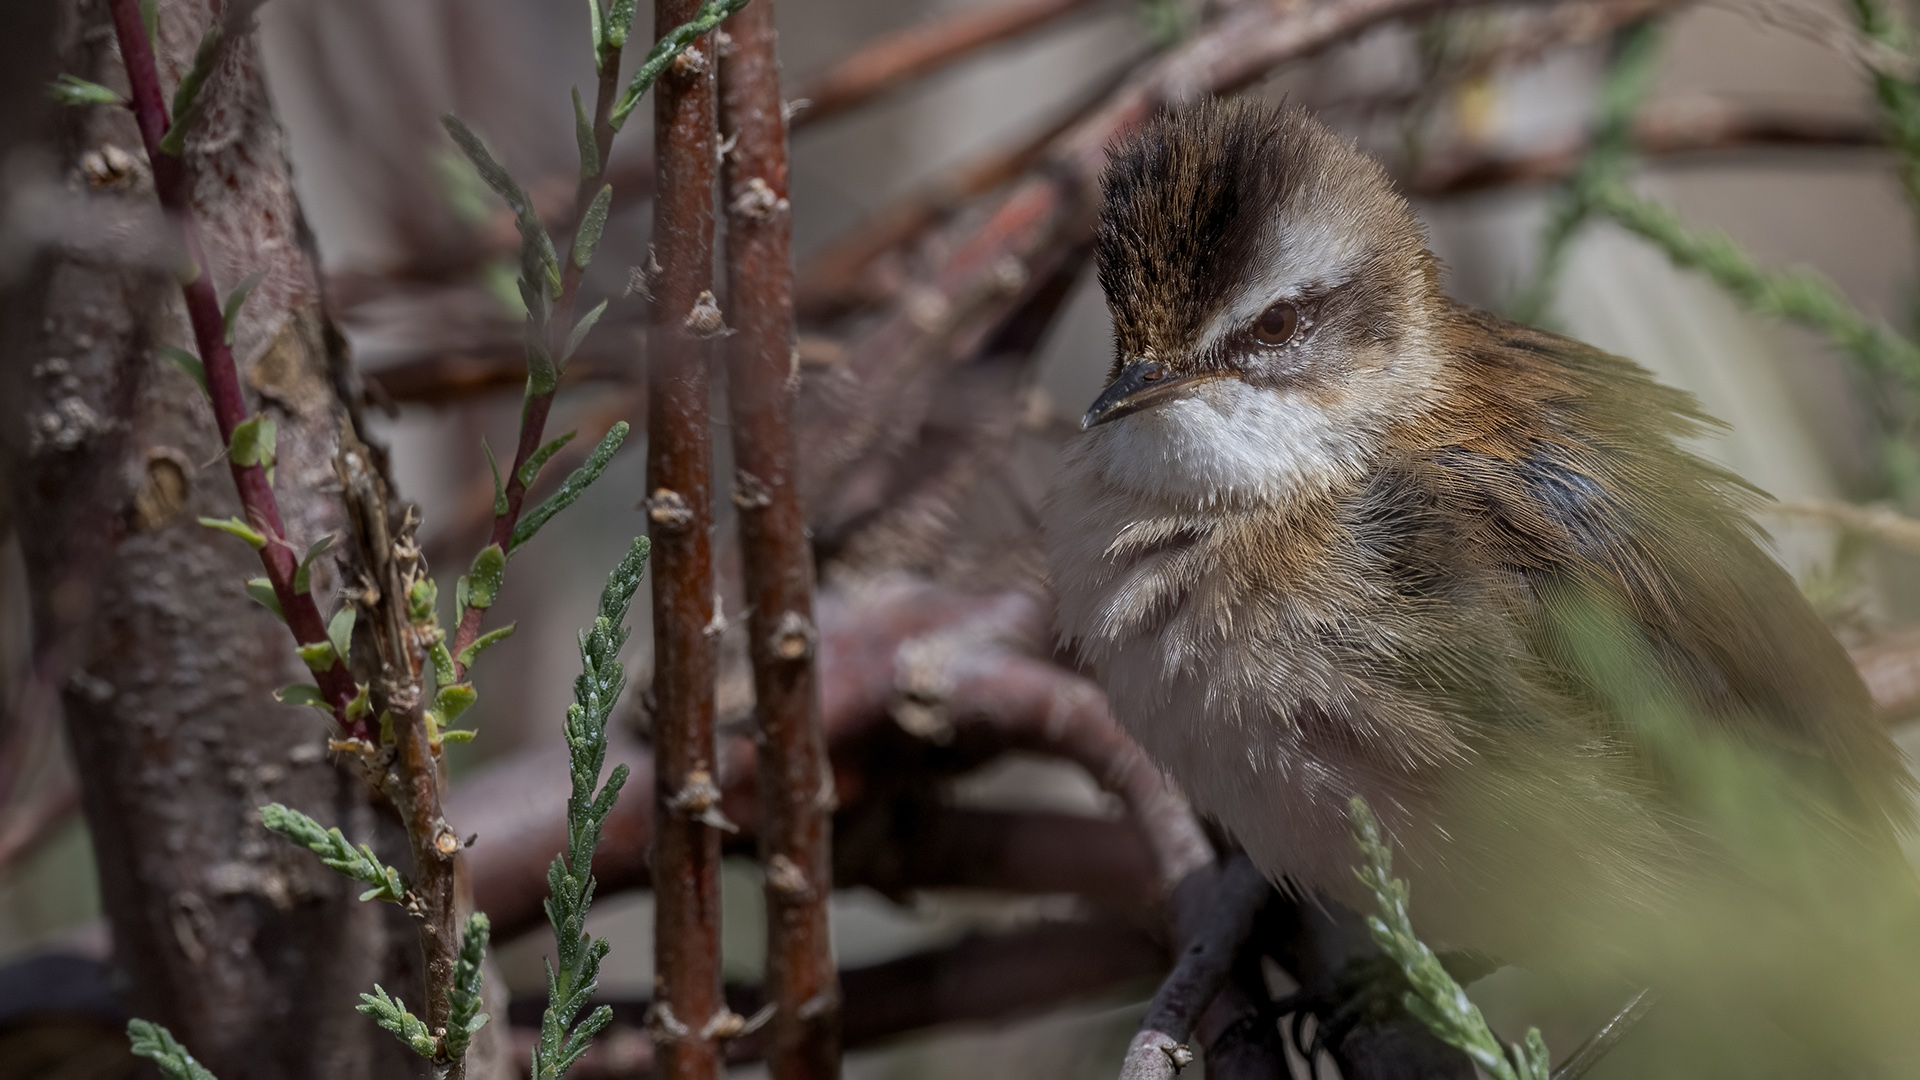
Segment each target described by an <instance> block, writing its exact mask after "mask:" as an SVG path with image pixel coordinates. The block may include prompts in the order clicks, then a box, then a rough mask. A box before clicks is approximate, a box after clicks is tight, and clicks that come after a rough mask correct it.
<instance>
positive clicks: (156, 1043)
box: [127, 1020, 215, 1080]
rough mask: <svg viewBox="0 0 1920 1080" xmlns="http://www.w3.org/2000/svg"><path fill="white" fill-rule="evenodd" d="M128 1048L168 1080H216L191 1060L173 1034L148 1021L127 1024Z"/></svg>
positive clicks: (190, 1055)
mask: <svg viewBox="0 0 1920 1080" xmlns="http://www.w3.org/2000/svg"><path fill="white" fill-rule="evenodd" d="M127 1041H128V1043H129V1044H130V1045H129V1047H128V1049H130V1050H132V1051H133V1054H134V1056H135V1057H143V1058H147V1059H148V1060H150V1061H152V1062H153V1063H154V1064H155V1065H157V1066H159V1068H160V1074H161V1075H162V1076H165V1077H166V1078H167V1080H215V1078H214V1075H213V1073H211V1072H209V1071H207V1067H206V1066H204V1065H202V1064H200V1063H199V1062H198V1061H195V1060H194V1059H193V1055H192V1054H189V1053H187V1048H186V1047H184V1046H181V1045H180V1043H179V1041H178V1040H176V1039H175V1038H174V1037H173V1032H171V1031H168V1030H167V1029H166V1028H164V1027H161V1026H160V1025H159V1024H156V1023H153V1022H152V1021H150V1020H129V1021H127Z"/></svg>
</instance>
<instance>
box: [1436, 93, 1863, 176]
mask: <svg viewBox="0 0 1920 1080" xmlns="http://www.w3.org/2000/svg"><path fill="white" fill-rule="evenodd" d="M1885 145H1886V134H1885V132H1884V130H1883V129H1882V128H1881V126H1880V124H1879V122H1878V121H1877V120H1876V119H1875V118H1874V117H1873V116H1871V115H1869V114H1866V113H1863V112H1858V111H1848V112H1836V111H1834V110H1831V109H1823V110H1806V109H1780V108H1772V107H1755V106H1746V105H1737V104H1732V103H1726V102H1694V103H1668V104H1660V103H1656V104H1653V105H1650V106H1648V107H1647V108H1646V109H1644V110H1642V112H1641V114H1640V116H1639V117H1638V118H1636V120H1635V122H1634V152H1635V153H1637V154H1640V155H1642V156H1645V157H1666V156H1672V155H1679V154H1699V153H1707V152H1712V151H1723V150H1741V149H1759V148H1778V149H1836V150H1859V149H1873V148H1876V147H1883V146H1885ZM1586 154H1587V144H1586V143H1585V141H1583V140H1577V139H1576V140H1572V141H1569V142H1567V143H1565V144H1564V145H1561V146H1556V147H1552V148H1550V149H1547V150H1542V151H1535V152H1532V153H1521V154H1495V153H1487V152H1485V151H1470V150H1459V151H1452V152H1445V153H1441V154H1438V155H1434V156H1433V160H1432V161H1431V162H1430V163H1429V164H1428V165H1427V167H1425V168H1424V169H1422V170H1421V171H1420V173H1419V174H1418V175H1417V176H1415V177H1413V178H1412V179H1410V180H1409V181H1407V183H1406V190H1407V193H1408V194H1410V195H1419V196H1425V197H1428V198H1443V197H1447V196H1455V195H1468V194H1473V193H1475V192H1480V191H1486V190H1489V189H1491V188H1497V187H1506V186H1510V185H1513V184H1541V183H1551V182H1554V181H1558V180H1564V179H1565V178H1566V177H1568V176H1570V175H1572V173H1573V170H1574V169H1575V168H1576V167H1578V166H1579V164H1580V162H1581V161H1582V160H1583V159H1584V158H1585V157H1586Z"/></svg>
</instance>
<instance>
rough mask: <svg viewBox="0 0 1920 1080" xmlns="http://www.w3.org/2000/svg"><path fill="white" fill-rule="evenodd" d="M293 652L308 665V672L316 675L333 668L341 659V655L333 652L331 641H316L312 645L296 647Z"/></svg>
mask: <svg viewBox="0 0 1920 1080" xmlns="http://www.w3.org/2000/svg"><path fill="white" fill-rule="evenodd" d="M293 651H294V652H295V653H296V654H298V655H299V657H300V660H301V662H302V663H304V664H306V665H307V670H308V671H311V672H313V673H314V674H316V675H318V674H319V673H321V672H323V671H326V670H327V669H329V668H331V667H333V663H334V661H335V660H338V659H339V658H340V657H339V654H338V653H335V652H334V651H333V642H331V641H316V642H314V643H313V644H311V645H295V646H294V647H293Z"/></svg>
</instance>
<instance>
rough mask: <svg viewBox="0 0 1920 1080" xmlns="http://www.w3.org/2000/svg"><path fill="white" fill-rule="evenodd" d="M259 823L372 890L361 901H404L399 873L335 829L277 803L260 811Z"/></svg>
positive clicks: (405, 882)
mask: <svg viewBox="0 0 1920 1080" xmlns="http://www.w3.org/2000/svg"><path fill="white" fill-rule="evenodd" d="M260 823H261V824H262V825H265V826H266V827H267V828H269V829H272V830H273V831H274V832H277V833H279V834H280V835H282V836H284V837H286V838H287V839H289V840H291V841H293V842H294V843H296V844H299V845H300V846H301V847H303V848H306V849H307V850H308V851H311V852H313V853H314V854H315V855H318V856H320V861H321V862H322V863H324V864H326V865H327V866H328V867H329V868H331V869H334V870H337V871H339V872H340V873H342V874H345V875H346V876H347V877H349V878H352V879H353V880H355V881H358V882H360V883H361V884H363V885H371V886H373V888H371V889H369V890H368V891H367V892H365V893H363V894H361V896H360V899H362V900H389V901H392V902H393V903H396V904H398V903H403V902H405V900H406V898H407V880H406V879H405V878H403V877H401V876H400V871H398V870H395V869H394V868H393V867H391V866H388V865H387V864H386V863H383V862H381V861H380V860H379V858H377V857H376V856H375V855H374V854H373V849H372V848H370V847H368V846H367V845H365V844H361V845H360V846H359V847H357V848H356V847H354V846H353V845H352V844H351V843H348V841H347V838H346V837H345V836H343V835H341V832H340V830H339V829H328V828H323V827H322V826H321V825H320V823H319V822H317V821H315V820H313V819H312V818H310V817H308V816H307V815H305V814H303V813H301V812H300V811H298V810H294V809H291V808H289V807H286V806H283V805H281V804H280V803H268V804H267V805H265V806H263V807H261V808H260Z"/></svg>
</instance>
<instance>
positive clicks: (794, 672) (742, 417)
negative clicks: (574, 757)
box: [720, 0, 840, 1080]
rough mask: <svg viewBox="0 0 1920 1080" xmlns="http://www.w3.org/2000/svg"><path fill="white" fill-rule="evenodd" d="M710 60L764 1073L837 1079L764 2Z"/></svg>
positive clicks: (785, 259)
mask: <svg viewBox="0 0 1920 1080" xmlns="http://www.w3.org/2000/svg"><path fill="white" fill-rule="evenodd" d="M726 32H727V34H728V35H729V36H730V37H731V38H732V41H733V44H732V48H731V49H730V50H728V51H727V53H726V56H725V57H724V59H723V60H722V61H721V71H720V75H721V92H722V106H723V108H722V120H723V123H724V124H725V127H726V133H727V137H728V139H729V140H731V141H732V142H733V152H732V153H731V154H729V155H728V156H727V169H726V178H725V191H726V199H727V298H728V301H729V306H730V308H731V313H730V314H731V322H732V324H733V330H734V334H733V337H732V338H731V339H729V341H728V343H727V360H728V369H727V372H728V374H727V387H728V391H729V395H730V402H729V403H730V406H731V411H732V421H733V424H732V428H733V456H734V461H735V464H736V465H737V467H738V469H739V472H738V475H737V476H736V479H735V491H734V503H735V505H736V506H738V507H739V509H740V539H741V552H742V556H743V559H744V562H745V568H746V586H747V597H748V609H749V612H750V614H749V617H748V618H749V627H748V640H749V642H750V651H751V653H752V657H753V687H754V701H755V704H756V712H757V714H758V717H759V720H760V730H761V732H762V733H763V735H764V736H765V743H764V745H763V747H762V749H761V751H760V770H759V772H760V807H761V809H760V853H761V860H762V861H763V862H764V863H765V865H766V867H767V878H766V881H767V884H766V895H767V973H766V986H767V995H768V998H769V1000H770V1001H771V1002H772V1004H773V1005H774V1007H775V1011H774V1014H773V1021H772V1024H773V1031H772V1045H771V1047H770V1048H769V1050H768V1054H767V1064H768V1067H769V1069H770V1070H771V1072H772V1074H773V1076H774V1077H775V1080H822V1078H829V1077H834V1076H837V1075H839V1071H840V1052H839V1041H840V1038H839V1037H840V1000H839V987H838V983H837V980H836V979H835V977H834V964H833V949H832V943H831V939H830V938H829V936H828V930H827V896H828V894H829V893H830V892H831V891H832V888H833V857H832V852H831V841H830V836H831V831H830V830H831V820H830V815H831V813H832V805H833V779H832V772H831V770H830V768H829V766H828V764H827V752H826V739H825V737H824V735H823V734H822V732H821V726H820V699H819V693H818V691H817V689H816V683H815V671H814V663H813V661H814V655H815V645H816V641H817V636H818V635H817V633H816V631H815V628H814V621H813V554H812V551H811V550H810V548H809V545H808V542H807V535H806V519H805V516H804V515H803V514H802V512H801V509H800V493H799V489H798V485H797V484H796V483H795V476H794V473H795V468H794V440H793V396H794V391H795V389H796V386H795V384H794V381H793V380H792V379H791V378H789V375H790V373H791V371H792V366H793V360H792V357H793V349H794V344H793V342H794V330H793V253H792V249H791V239H792V234H793V218H792V209H791V207H790V205H789V204H788V201H787V125H786V121H785V118H784V117H783V116H782V112H781V100H780V63H779V59H778V56H777V53H776V48H775V43H776V37H777V35H776V33H775V30H774V22H773V5H772V3H771V2H770V0H756V2H755V3H752V4H749V5H747V7H746V8H745V10H743V11H741V12H740V14H738V15H735V16H733V17H732V18H730V19H728V20H727V23H726Z"/></svg>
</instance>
